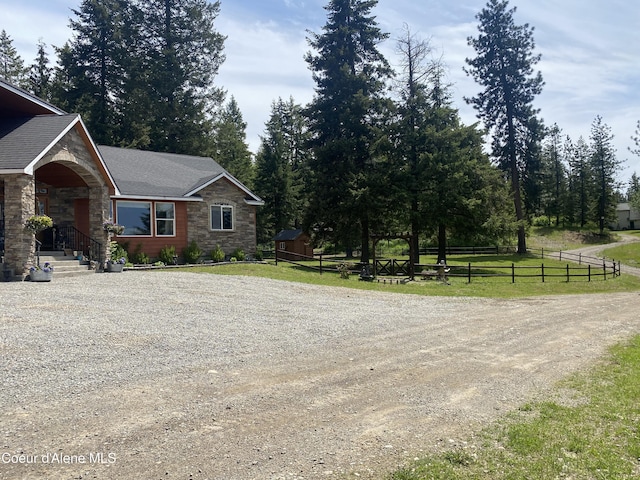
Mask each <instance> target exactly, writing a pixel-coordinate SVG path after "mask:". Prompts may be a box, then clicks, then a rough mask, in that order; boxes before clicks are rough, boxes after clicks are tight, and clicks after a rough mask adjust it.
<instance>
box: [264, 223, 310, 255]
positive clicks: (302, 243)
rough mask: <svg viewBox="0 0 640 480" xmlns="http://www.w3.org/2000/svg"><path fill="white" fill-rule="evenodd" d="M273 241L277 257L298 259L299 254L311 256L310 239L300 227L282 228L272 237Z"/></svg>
mask: <svg viewBox="0 0 640 480" xmlns="http://www.w3.org/2000/svg"><path fill="white" fill-rule="evenodd" d="M273 241H274V242H275V251H276V257H277V258H282V259H286V260H300V259H301V256H305V257H313V247H312V246H311V239H310V238H309V235H307V234H306V233H304V232H303V231H302V230H301V229H296V230H282V231H280V232H279V233H278V234H277V235H276V236H275V237H273Z"/></svg>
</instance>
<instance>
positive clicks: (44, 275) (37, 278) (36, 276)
mask: <svg viewBox="0 0 640 480" xmlns="http://www.w3.org/2000/svg"><path fill="white" fill-rule="evenodd" d="M29 278H31V281H32V282H50V281H51V280H52V279H53V272H45V271H43V270H34V271H32V272H29Z"/></svg>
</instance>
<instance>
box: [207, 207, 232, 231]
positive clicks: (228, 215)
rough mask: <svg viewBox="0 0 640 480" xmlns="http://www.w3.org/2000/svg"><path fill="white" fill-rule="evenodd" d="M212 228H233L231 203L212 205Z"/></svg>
mask: <svg viewBox="0 0 640 480" xmlns="http://www.w3.org/2000/svg"><path fill="white" fill-rule="evenodd" d="M211 230H233V207H232V206H231V205H211Z"/></svg>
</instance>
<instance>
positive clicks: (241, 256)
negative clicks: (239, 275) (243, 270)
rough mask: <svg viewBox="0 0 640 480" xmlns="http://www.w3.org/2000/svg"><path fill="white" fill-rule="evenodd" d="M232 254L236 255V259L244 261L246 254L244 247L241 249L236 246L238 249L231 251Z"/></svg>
mask: <svg viewBox="0 0 640 480" xmlns="http://www.w3.org/2000/svg"><path fill="white" fill-rule="evenodd" d="M231 256H232V257H235V259H236V260H237V261H238V262H244V259H245V254H244V252H243V251H242V249H241V248H236V249H235V250H234V251H233V252H232V253H231Z"/></svg>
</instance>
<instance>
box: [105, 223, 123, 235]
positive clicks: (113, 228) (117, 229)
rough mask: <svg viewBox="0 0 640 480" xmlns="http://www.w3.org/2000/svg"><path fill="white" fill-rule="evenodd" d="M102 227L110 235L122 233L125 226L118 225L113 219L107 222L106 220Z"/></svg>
mask: <svg viewBox="0 0 640 480" xmlns="http://www.w3.org/2000/svg"><path fill="white" fill-rule="evenodd" d="M102 228H104V231H105V232H107V233H108V234H109V235H122V233H123V232H124V226H122V225H116V224H115V223H113V222H112V221H111V220H107V221H106V222H104V223H103V224H102Z"/></svg>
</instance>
